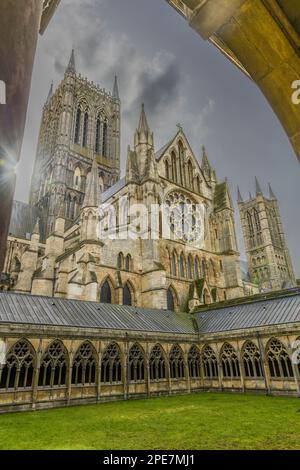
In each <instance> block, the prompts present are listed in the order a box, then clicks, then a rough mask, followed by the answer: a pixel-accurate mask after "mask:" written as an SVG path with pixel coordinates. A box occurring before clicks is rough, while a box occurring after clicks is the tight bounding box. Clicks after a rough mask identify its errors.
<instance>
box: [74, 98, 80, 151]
mask: <svg viewBox="0 0 300 470" xmlns="http://www.w3.org/2000/svg"><path fill="white" fill-rule="evenodd" d="M80 127H81V108H80V107H78V108H77V113H76V122H75V136H74V142H75V144H79V138H80Z"/></svg>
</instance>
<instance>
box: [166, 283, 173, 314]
mask: <svg viewBox="0 0 300 470" xmlns="http://www.w3.org/2000/svg"><path fill="white" fill-rule="evenodd" d="M167 308H168V310H171V311H172V312H174V311H175V299H174V292H173V289H172V288H171V287H169V289H168V291H167Z"/></svg>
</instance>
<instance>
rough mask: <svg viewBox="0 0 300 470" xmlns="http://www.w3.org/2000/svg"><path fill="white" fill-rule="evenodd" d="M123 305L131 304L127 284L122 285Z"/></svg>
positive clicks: (130, 295)
mask: <svg viewBox="0 0 300 470" xmlns="http://www.w3.org/2000/svg"><path fill="white" fill-rule="evenodd" d="M123 305H132V294H131V290H130V288H129V285H128V284H125V286H124V287H123Z"/></svg>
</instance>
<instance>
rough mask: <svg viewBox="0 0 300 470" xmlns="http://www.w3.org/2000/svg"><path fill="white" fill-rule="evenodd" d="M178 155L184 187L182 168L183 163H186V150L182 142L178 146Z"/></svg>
mask: <svg viewBox="0 0 300 470" xmlns="http://www.w3.org/2000/svg"><path fill="white" fill-rule="evenodd" d="M178 155H179V159H178V162H179V173H180V184H182V185H183V183H184V181H183V172H182V168H183V163H184V148H183V144H182V142H181V141H180V142H179V144H178Z"/></svg>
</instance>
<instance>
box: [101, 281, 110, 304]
mask: <svg viewBox="0 0 300 470" xmlns="http://www.w3.org/2000/svg"><path fill="white" fill-rule="evenodd" d="M100 302H102V303H103V304H111V302H112V293H111V288H110V285H109V282H108V281H105V282H104V284H103V285H102V287H101V293H100Z"/></svg>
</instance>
